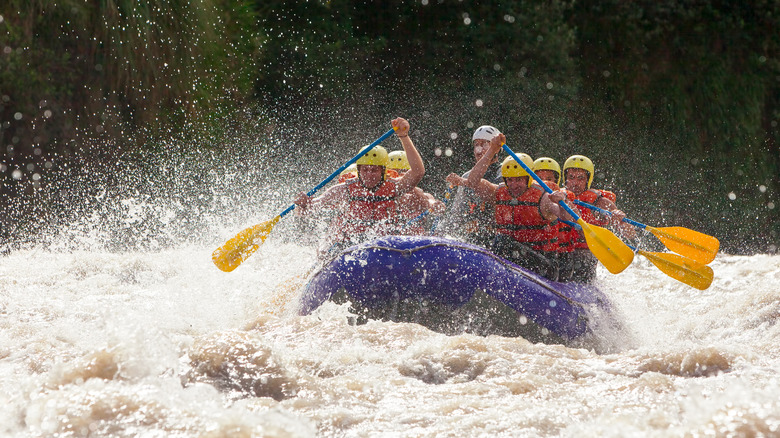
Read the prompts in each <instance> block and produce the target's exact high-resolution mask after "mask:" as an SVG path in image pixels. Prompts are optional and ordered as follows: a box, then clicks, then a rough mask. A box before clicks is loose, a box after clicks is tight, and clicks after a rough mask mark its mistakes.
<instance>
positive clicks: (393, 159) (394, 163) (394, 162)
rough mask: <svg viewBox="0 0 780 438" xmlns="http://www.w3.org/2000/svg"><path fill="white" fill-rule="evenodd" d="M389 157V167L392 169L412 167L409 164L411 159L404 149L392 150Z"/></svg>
mask: <svg viewBox="0 0 780 438" xmlns="http://www.w3.org/2000/svg"><path fill="white" fill-rule="evenodd" d="M387 157H388V163H387V167H389V168H390V169H396V170H409V169H411V167H410V166H409V160H408V159H407V158H406V152H404V151H393V152H390V154H389V155H388V156H387Z"/></svg>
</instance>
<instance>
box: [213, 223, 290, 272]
mask: <svg viewBox="0 0 780 438" xmlns="http://www.w3.org/2000/svg"><path fill="white" fill-rule="evenodd" d="M281 218H282V217H281V216H276V217H275V218H273V219H272V220H270V221H267V222H263V223H261V224H257V225H255V226H252V227H249V228H247V229H245V230H243V231H241V232H240V233H238V234H236V237H234V238H232V239H230V240H228V241H227V242H225V244H224V245H222V246H220V247H219V248H217V249H216V250H215V251H214V252H213V253H211V260H212V261H213V262H214V264H215V265H217V268H219V269H220V270H222V271H225V272H230V271H232V270H233V269H236V268H237V267H238V266H239V265H240V264H241V263H243V262H244V260H246V259H247V258H248V257H249V256H250V255H252V253H253V252H255V251H257V248H259V247H260V245H262V244H263V242H265V239H266V238H268V234H270V233H271V230H273V229H274V225H276V223H277V222H279V220H280V219H281Z"/></svg>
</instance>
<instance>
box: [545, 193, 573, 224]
mask: <svg viewBox="0 0 780 438" xmlns="http://www.w3.org/2000/svg"><path fill="white" fill-rule="evenodd" d="M565 200H566V193H565V192H562V191H560V190H556V191H554V192H552V194H547V193H545V194H544V195H542V199H541V201H540V203H539V210H540V211H541V213H542V217H544V218H545V219H547V220H548V221H554V220H556V219H558V218H561V219H564V220H569V221H570V220H572V217H571V216H569V213H567V212H566V209H565V208H563V207H561V206H560V205H559V204H558V201H565Z"/></svg>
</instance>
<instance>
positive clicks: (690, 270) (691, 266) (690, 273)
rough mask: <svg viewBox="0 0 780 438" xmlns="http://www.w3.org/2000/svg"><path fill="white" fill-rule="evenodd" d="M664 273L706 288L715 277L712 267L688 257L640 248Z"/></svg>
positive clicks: (697, 286) (689, 284) (689, 283)
mask: <svg viewBox="0 0 780 438" xmlns="http://www.w3.org/2000/svg"><path fill="white" fill-rule="evenodd" d="M637 252H638V253H639V254H641V255H643V256H645V257H647V258H648V260H650V261H651V262H652V263H653V264H654V265H655V266H656V267H657V268H658V269H660V270H661V271H662V272H663V273H664V274H666V275H668V276H670V277H672V278H674V279H675V280H678V281H681V282H683V283H685V284H687V285H688V286H691V287H695V288H696V289H699V290H704V289H707V288H708V287H710V284H712V279H713V276H714V275H713V272H712V268H710V267H709V266H706V265H702V264H701V263H698V262H696V261H694V260H691V259H689V258H687V257H683V256H681V255H677V254H670V253H664V252H647V251H642V250H639V251H637Z"/></svg>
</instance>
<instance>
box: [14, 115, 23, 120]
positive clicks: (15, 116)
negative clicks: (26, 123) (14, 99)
mask: <svg viewBox="0 0 780 438" xmlns="http://www.w3.org/2000/svg"><path fill="white" fill-rule="evenodd" d="M14 119H16V120H22V113H15V114H14Z"/></svg>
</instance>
